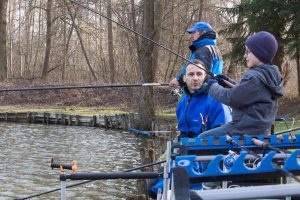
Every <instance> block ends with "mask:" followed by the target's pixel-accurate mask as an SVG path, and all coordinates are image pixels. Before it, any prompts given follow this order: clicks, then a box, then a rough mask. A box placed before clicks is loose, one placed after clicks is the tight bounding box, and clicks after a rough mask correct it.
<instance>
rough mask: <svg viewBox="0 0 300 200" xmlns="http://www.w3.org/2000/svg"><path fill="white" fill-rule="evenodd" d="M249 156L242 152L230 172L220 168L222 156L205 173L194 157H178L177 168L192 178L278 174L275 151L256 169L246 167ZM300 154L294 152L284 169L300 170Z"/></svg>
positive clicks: (217, 157) (267, 155) (299, 151)
mask: <svg viewBox="0 0 300 200" xmlns="http://www.w3.org/2000/svg"><path fill="white" fill-rule="evenodd" d="M247 154H248V153H247V152H245V151H242V152H241V154H240V155H239V156H238V158H237V159H236V160H235V162H234V163H233V166H232V168H230V169H229V170H228V171H223V170H222V169H220V167H219V166H220V162H221V161H222V159H223V156H224V155H222V154H219V155H217V156H216V157H215V158H214V159H213V160H212V161H210V162H209V164H208V166H207V168H206V170H204V171H203V172H200V170H199V169H197V168H195V166H197V165H195V164H194V162H195V159H196V156H194V155H188V156H177V157H176V159H175V161H176V166H177V167H184V168H185V169H186V170H187V172H188V174H189V177H190V178H197V177H210V176H226V175H242V174H257V173H264V172H278V167H276V166H273V164H272V158H273V157H274V155H275V154H276V152H275V151H270V152H269V153H268V154H266V156H265V157H263V159H262V160H261V162H260V165H259V166H258V167H256V168H249V167H247V166H246V165H245V162H244V161H245V157H246V155H247ZM299 154H300V150H296V151H294V152H293V153H292V154H291V155H290V156H289V157H288V159H287V160H286V162H285V164H284V166H283V169H285V170H300V166H299V164H298V161H297V157H298V155H299Z"/></svg>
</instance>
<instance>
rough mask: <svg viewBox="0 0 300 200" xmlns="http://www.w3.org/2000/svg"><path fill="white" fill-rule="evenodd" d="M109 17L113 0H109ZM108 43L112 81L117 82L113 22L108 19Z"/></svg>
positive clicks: (109, 16)
mask: <svg viewBox="0 0 300 200" xmlns="http://www.w3.org/2000/svg"><path fill="white" fill-rule="evenodd" d="M106 9H107V10H106V11H107V17H108V18H110V19H111V18H112V14H111V13H112V12H111V0H107V8H106ZM107 45H108V59H109V69H110V70H109V77H110V83H114V82H115V75H116V69H115V62H114V43H113V31H112V22H111V21H110V20H107Z"/></svg>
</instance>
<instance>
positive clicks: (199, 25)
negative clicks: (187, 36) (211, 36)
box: [186, 22, 213, 33]
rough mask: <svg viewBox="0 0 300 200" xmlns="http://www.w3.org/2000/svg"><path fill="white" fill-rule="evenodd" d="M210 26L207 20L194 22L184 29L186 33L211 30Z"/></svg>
mask: <svg viewBox="0 0 300 200" xmlns="http://www.w3.org/2000/svg"><path fill="white" fill-rule="evenodd" d="M212 30H213V29H212V27H211V25H210V24H209V23H208V22H196V23H195V25H194V27H192V28H189V29H188V30H186V32H188V33H193V32H195V31H207V32H210V31H212Z"/></svg>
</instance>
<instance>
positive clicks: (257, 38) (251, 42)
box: [245, 31, 278, 64]
mask: <svg viewBox="0 0 300 200" xmlns="http://www.w3.org/2000/svg"><path fill="white" fill-rule="evenodd" d="M245 45H246V46H247V47H248V49H249V50H250V51H251V52H252V53H253V54H254V55H255V57H256V58H258V59H259V60H260V61H261V62H263V63H265V64H272V60H273V58H274V57H275V54H276V52H277V49H278V43H277V40H276V39H275V37H274V36H273V35H272V34H271V33H269V32H266V31H261V32H258V33H256V34H254V35H253V36H251V37H250V38H248V39H247V40H246V42H245Z"/></svg>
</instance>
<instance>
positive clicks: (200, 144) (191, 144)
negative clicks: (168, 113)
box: [180, 134, 300, 150]
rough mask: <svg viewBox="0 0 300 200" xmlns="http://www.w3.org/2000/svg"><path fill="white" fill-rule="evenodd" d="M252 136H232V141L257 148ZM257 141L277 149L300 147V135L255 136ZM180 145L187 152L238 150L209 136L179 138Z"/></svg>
mask: <svg viewBox="0 0 300 200" xmlns="http://www.w3.org/2000/svg"><path fill="white" fill-rule="evenodd" d="M252 138H253V136H251V135H246V136H244V139H243V140H240V136H233V137H232V139H233V140H234V141H235V142H236V143H238V144H239V145H242V146H244V147H245V148H257V149H259V148H260V147H257V146H255V145H254V144H253V143H252V141H251V139H252ZM256 138H257V139H259V140H262V141H264V142H266V143H269V144H270V145H272V146H274V147H278V148H299V147H300V134H295V135H294V139H291V138H290V135H289V134H284V135H282V136H277V135H270V136H269V137H265V136H264V135H258V136H256ZM180 142H181V145H183V146H187V148H188V150H210V149H232V148H238V145H234V144H233V145H232V144H229V143H227V141H226V136H220V137H218V138H217V140H216V139H215V138H214V137H213V136H210V137H208V138H207V139H206V140H203V139H201V138H181V140H180Z"/></svg>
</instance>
